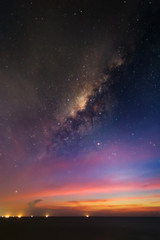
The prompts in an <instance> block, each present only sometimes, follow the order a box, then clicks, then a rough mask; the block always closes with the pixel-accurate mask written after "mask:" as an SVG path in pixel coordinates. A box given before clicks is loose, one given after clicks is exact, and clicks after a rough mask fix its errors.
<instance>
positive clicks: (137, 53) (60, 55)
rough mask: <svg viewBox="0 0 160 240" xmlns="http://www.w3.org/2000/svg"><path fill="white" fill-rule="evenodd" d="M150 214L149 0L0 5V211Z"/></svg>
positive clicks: (158, 107) (159, 84)
mask: <svg viewBox="0 0 160 240" xmlns="http://www.w3.org/2000/svg"><path fill="white" fill-rule="evenodd" d="M19 214H20V215H27V216H28V215H38V216H44V215H46V214H48V215H53V216H65V215H69V216H73V215H76V216H84V215H86V214H87V215H91V216H93V215H94V216H96V215H100V216H119V215H122V216H124V215H127V216H130V215H131V216H133V215H134V216H139V215H143V216H144V215H145V216H146V215H151V216H160V3H159V1H158V0H157V1H156V0H155V1H153V0H144V1H140V0H134V1H133V0H126V1H122V0H112V1H105V3H103V1H96V0H68V1H67V0H45V1H42V0H39V1H34V0H33V1H29V0H16V1H9V0H6V1H1V4H0V216H1V215H19Z"/></svg>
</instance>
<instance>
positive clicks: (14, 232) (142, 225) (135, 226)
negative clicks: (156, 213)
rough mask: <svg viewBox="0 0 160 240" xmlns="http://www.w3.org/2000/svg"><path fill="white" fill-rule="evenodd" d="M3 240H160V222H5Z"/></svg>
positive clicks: (60, 219) (116, 219) (0, 224)
mask: <svg viewBox="0 0 160 240" xmlns="http://www.w3.org/2000/svg"><path fill="white" fill-rule="evenodd" d="M0 239H28V240H29V239H35V240H36V239H55V240H59V239H67V240H68V239H69V240H70V239H75V240H76V239H81V240H87V239H91V240H103V239H105V240H115V239H116V240H128V239H129V240H136V239H139V240H154V239H155V240H156V239H157V240H160V218H158V217H157V218H151V217H150V218H146V217H145V218H140V217H139V218H137V217H134V218H128V217H122V218H121V217H90V218H85V217H52V218H41V217H37V218H21V219H17V218H9V219H4V218H1V219H0Z"/></svg>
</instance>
